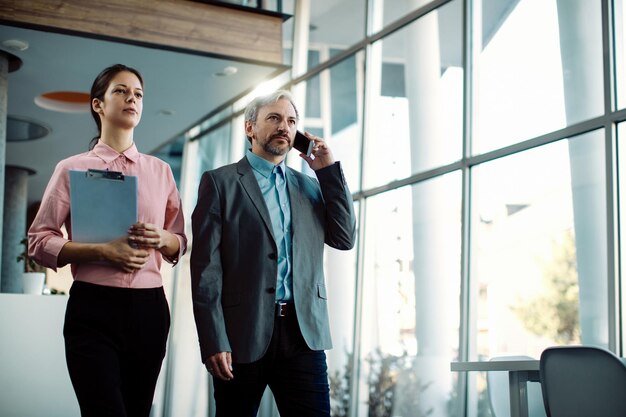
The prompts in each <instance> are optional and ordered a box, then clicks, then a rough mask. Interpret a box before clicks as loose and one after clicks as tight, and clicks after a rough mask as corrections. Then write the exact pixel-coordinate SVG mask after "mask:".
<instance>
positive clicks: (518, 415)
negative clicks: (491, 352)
mask: <svg viewBox="0 0 626 417" xmlns="http://www.w3.org/2000/svg"><path fill="white" fill-rule="evenodd" d="M450 370H451V371H453V372H474V371H476V372H489V371H507V372H508V373H509V397H510V400H511V417H528V386H527V384H526V383H527V382H529V381H531V382H539V360H536V359H533V360H510V361H503V360H500V361H479V362H451V363H450Z"/></svg>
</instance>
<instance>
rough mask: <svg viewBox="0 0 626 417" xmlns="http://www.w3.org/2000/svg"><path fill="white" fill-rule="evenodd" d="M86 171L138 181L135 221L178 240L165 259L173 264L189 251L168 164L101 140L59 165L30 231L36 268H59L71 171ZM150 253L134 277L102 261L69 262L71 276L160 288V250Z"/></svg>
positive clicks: (68, 225)
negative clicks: (174, 250) (107, 172)
mask: <svg viewBox="0 0 626 417" xmlns="http://www.w3.org/2000/svg"><path fill="white" fill-rule="evenodd" d="M87 169H100V170H106V169H108V170H110V171H121V172H122V173H124V174H125V175H134V176H136V177H137V189H138V191H137V193H138V196H137V202H138V216H139V219H138V220H139V221H140V222H144V223H152V224H154V225H157V226H159V227H162V228H163V229H165V230H167V231H168V232H170V233H172V234H174V235H175V236H176V237H177V238H178V241H179V243H180V249H179V252H178V254H177V255H176V256H175V257H173V258H171V259H168V258H165V260H166V261H167V262H169V263H172V264H176V263H177V262H178V260H179V259H180V257H181V256H182V255H183V254H184V253H185V250H186V249H187V238H186V236H185V232H184V227H185V226H184V223H185V222H184V219H183V211H182V207H181V201H180V196H179V194H178V190H177V189H176V183H175V182H174V177H173V175H172V171H171V169H170V166H169V165H168V164H166V163H165V162H163V161H162V160H160V159H158V158H156V157H153V156H150V155H145V154H141V153H139V151H137V147H136V146H135V145H134V144H133V146H132V147H130V148H129V149H127V150H126V151H125V152H124V153H118V152H117V151H115V150H114V149H112V148H111V147H109V146H107V145H105V144H104V143H102V142H101V141H99V142H98V144H97V145H96V146H95V147H94V148H93V150H91V151H89V152H86V153H82V154H79V155H74V156H71V157H69V158H67V159H64V160H62V161H61V162H59V163H58V164H57V166H56V168H55V170H54V173H53V174H52V177H51V178H50V182H49V183H48V186H47V187H46V191H45V192H44V195H43V199H42V201H41V206H40V207H39V212H38V213H37V216H36V217H35V220H34V221H33V224H32V225H31V227H30V229H29V231H28V254H29V255H30V256H31V257H32V258H33V259H35V261H37V262H38V263H39V264H41V265H43V266H46V267H48V268H51V269H54V270H55V271H56V268H57V267H60V266H63V265H58V261H57V259H58V256H59V252H60V251H61V248H62V247H63V245H65V244H66V243H67V242H68V239H65V238H63V234H62V232H61V226H63V224H65V227H66V229H67V232H68V235H69V240H71V239H72V229H71V222H70V180H69V170H82V171H85V170H87ZM128 226H129V227H130V225H128ZM150 251H151V254H150V258H149V260H148V262H147V264H146V265H145V266H144V267H143V268H141V269H140V270H137V271H135V272H132V273H130V272H125V271H123V270H122V269H119V268H118V267H116V266H114V265H110V266H109V265H107V264H105V263H102V262H100V263H79V264H72V265H71V267H72V275H73V277H74V279H75V280H79V281H86V282H90V283H94V284H99V285H108V286H113V287H126V288H155V287H160V286H161V285H163V282H162V279H161V273H160V268H161V258H162V257H163V256H162V254H161V252H159V251H158V250H155V249H150Z"/></svg>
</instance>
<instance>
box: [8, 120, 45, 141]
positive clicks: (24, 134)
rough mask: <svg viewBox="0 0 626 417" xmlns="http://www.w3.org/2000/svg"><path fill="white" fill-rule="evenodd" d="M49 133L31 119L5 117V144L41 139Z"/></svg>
mask: <svg viewBox="0 0 626 417" xmlns="http://www.w3.org/2000/svg"><path fill="white" fill-rule="evenodd" d="M49 133H50V128H49V127H47V126H44V125H43V124H41V123H39V122H36V121H34V120H31V119H27V118H25V117H19V116H12V115H8V116H7V133H6V138H7V142H21V141H26V140H34V139H39V138H43V137H44V136H47V135H48V134H49Z"/></svg>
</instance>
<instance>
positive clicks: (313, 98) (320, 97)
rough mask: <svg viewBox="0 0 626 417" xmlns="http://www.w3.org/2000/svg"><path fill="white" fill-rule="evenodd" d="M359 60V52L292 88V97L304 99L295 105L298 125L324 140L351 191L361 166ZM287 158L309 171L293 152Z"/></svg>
mask: <svg viewBox="0 0 626 417" xmlns="http://www.w3.org/2000/svg"><path fill="white" fill-rule="evenodd" d="M363 62H364V59H363V53H362V52H359V53H357V54H356V55H352V56H350V57H348V58H346V59H344V60H342V61H341V62H339V63H337V64H336V65H334V66H332V67H330V68H329V69H327V70H324V71H322V72H321V73H320V74H319V75H316V76H314V77H312V78H310V79H308V80H307V81H305V82H304V83H301V84H299V85H297V86H296V87H295V88H294V98H295V99H296V100H299V101H304V102H305V104H304V106H303V105H301V104H299V106H298V107H299V111H300V119H301V120H300V126H299V128H300V129H301V130H306V131H308V132H310V133H312V134H314V135H318V136H321V137H323V138H324V139H326V141H327V142H328V143H329V145H330V147H331V150H332V152H333V156H334V157H335V159H336V160H338V161H341V164H342V167H343V171H344V174H345V177H346V181H347V182H348V187H349V188H350V191H352V192H356V191H358V190H359V176H360V168H361V165H360V157H361V135H362V116H361V115H362V111H361V109H362V103H363V98H362V92H363V71H364V68H363ZM302 97H304V100H302ZM289 158H290V165H292V166H295V167H296V168H300V169H301V170H302V171H303V172H308V171H309V168H308V166H307V165H306V163H305V162H304V161H301V160H300V158H299V156H298V155H297V154H296V153H295V152H291V153H290V155H289ZM294 161H295V162H294ZM294 164H295V165H294ZM309 173H310V172H309ZM310 174H312V173H310Z"/></svg>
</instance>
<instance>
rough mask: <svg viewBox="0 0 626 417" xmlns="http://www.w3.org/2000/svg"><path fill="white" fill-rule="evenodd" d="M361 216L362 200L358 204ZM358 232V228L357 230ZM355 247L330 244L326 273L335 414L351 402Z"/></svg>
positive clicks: (342, 412)
mask: <svg viewBox="0 0 626 417" xmlns="http://www.w3.org/2000/svg"><path fill="white" fill-rule="evenodd" d="M355 214H356V216H357V218H358V217H359V204H355ZM357 236H358V231H357ZM356 254H357V250H356V245H355V248H354V249H352V250H349V251H339V250H336V249H332V248H330V247H329V246H327V247H326V253H325V258H324V267H325V268H324V273H325V275H326V285H327V286H328V294H329V295H328V297H329V298H328V301H329V302H328V315H329V317H330V333H331V336H332V341H333V348H332V349H331V350H329V351H327V352H326V357H327V362H328V377H329V381H330V401H331V411H332V412H331V414H332V415H333V417H340V416H344V417H347V416H349V415H350V414H348V412H349V410H350V404H351V398H352V397H351V391H350V390H351V387H352V383H351V381H352V369H353V368H352V352H354V338H353V337H354V310H355V303H356V260H357V257H356Z"/></svg>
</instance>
